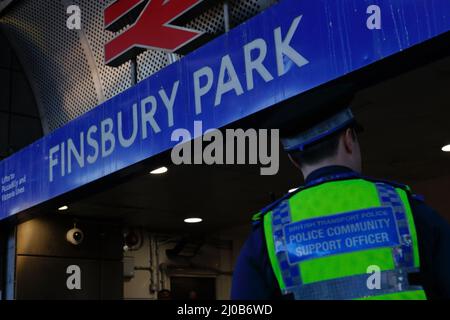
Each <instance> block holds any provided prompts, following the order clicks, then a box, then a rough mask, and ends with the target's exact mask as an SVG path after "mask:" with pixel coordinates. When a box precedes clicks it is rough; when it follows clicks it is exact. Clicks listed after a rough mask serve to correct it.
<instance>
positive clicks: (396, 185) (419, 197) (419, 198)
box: [364, 177, 425, 203]
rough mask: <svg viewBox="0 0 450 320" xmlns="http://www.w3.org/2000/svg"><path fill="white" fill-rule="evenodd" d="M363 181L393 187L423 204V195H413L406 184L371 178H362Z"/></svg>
mask: <svg viewBox="0 0 450 320" xmlns="http://www.w3.org/2000/svg"><path fill="white" fill-rule="evenodd" d="M364 179H365V180H368V181H370V182H374V183H384V184H388V185H391V186H393V187H394V188H397V189H402V190H403V191H405V192H406V193H407V194H408V195H409V196H410V197H411V198H412V199H414V200H416V201H418V202H421V203H425V197H424V196H423V195H420V194H418V193H415V192H414V191H413V190H412V189H411V187H410V186H408V185H407V184H403V183H399V182H397V181H392V180H385V179H377V178H372V177H364Z"/></svg>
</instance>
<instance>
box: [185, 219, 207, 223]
mask: <svg viewBox="0 0 450 320" xmlns="http://www.w3.org/2000/svg"><path fill="white" fill-rule="evenodd" d="M184 222H185V223H188V224H196V223H201V222H203V219H202V218H187V219H184Z"/></svg>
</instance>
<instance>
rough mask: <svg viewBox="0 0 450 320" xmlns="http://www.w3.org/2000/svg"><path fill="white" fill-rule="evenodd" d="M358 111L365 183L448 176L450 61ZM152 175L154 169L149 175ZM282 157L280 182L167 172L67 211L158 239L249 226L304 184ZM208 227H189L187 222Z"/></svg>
mask: <svg viewBox="0 0 450 320" xmlns="http://www.w3.org/2000/svg"><path fill="white" fill-rule="evenodd" d="M353 109H354V111H355V113H356V116H357V117H358V118H359V121H360V122H361V123H362V124H363V125H364V127H365V132H364V133H363V134H362V135H361V137H360V140H361V143H362V149H363V158H364V170H365V174H366V175H371V176H375V177H380V178H385V179H392V180H396V181H402V182H406V183H413V184H414V183H417V182H420V181H424V180H428V179H433V178H436V177H443V176H449V179H450V154H448V153H447V154H446V153H443V152H442V151H441V147H442V146H443V145H444V144H448V143H450V126H449V119H450V57H448V58H446V59H444V60H441V61H438V62H436V63H433V64H430V65H428V66H425V67H422V68H420V69H416V70H414V71H412V72H409V73H407V74H404V75H401V76H398V77H397V78H395V79H391V80H389V81H385V82H383V83H381V84H379V85H376V86H374V87H371V88H369V89H366V90H364V91H362V92H360V93H359V94H358V95H357V97H356V98H355V100H354V102H353ZM149 171H150V169H149ZM301 179H302V178H301V175H300V173H299V172H298V171H297V170H296V169H295V168H294V167H293V166H292V165H291V164H290V163H289V161H288V159H287V156H286V155H285V154H284V153H283V154H282V159H281V164H280V172H279V174H278V175H276V176H271V177H268V176H260V175H259V168H257V167H245V166H214V167H207V166H181V167H174V166H171V167H169V172H168V173H167V174H165V175H162V176H151V175H146V176H142V177H140V178H136V179H134V180H133V181H131V182H127V183H124V184H122V185H114V186H111V188H109V189H108V190H106V191H103V192H101V193H99V194H95V195H92V196H90V197H88V198H86V199H84V200H82V201H79V202H77V203H72V204H70V213H69V214H74V215H86V216H87V215H88V216H90V217H92V216H99V217H114V218H121V219H124V220H125V222H126V223H128V224H131V225H142V226H146V227H148V228H149V229H151V230H154V231H161V232H167V231H172V232H187V231H208V232H214V231H216V230H221V229H225V228H228V227H231V226H236V225H250V219H251V216H252V214H253V213H256V212H257V211H258V210H260V209H261V208H263V207H264V206H266V205H267V204H269V203H271V201H272V199H274V198H278V197H280V196H282V195H283V194H285V193H286V192H287V191H288V190H289V189H290V188H293V187H295V186H297V185H299V184H301V182H302V180H301ZM188 216H199V217H202V218H203V219H204V223H202V224H200V225H197V226H188V225H185V224H184V223H183V219H184V218H185V217H188Z"/></svg>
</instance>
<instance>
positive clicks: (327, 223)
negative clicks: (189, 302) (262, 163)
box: [231, 104, 450, 300]
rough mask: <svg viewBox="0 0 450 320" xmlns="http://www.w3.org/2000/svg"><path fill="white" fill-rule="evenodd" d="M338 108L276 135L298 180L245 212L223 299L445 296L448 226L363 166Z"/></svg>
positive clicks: (449, 287) (352, 125) (348, 116)
mask: <svg viewBox="0 0 450 320" xmlns="http://www.w3.org/2000/svg"><path fill="white" fill-rule="evenodd" d="M346 105H348V104H346ZM339 109H341V110H340V111H339V112H337V113H336V112H332V113H331V112H330V114H331V116H327V117H326V118H325V119H320V120H316V121H315V122H314V123H313V124H312V126H311V125H310V124H308V125H303V124H302V125H299V126H298V127H297V128H296V129H295V130H294V131H291V132H290V133H288V134H286V133H283V134H282V143H283V146H284V148H285V150H286V151H287V152H288V154H289V157H290V159H291V160H292V162H293V163H294V165H295V166H296V167H297V168H298V169H299V170H301V172H302V173H303V176H304V178H305V183H304V185H303V186H302V187H300V188H299V189H298V190H297V191H296V192H293V193H290V194H288V195H286V196H285V197H283V198H282V199H280V200H278V201H276V202H275V203H273V204H271V205H269V206H268V207H266V208H265V209H263V210H262V211H261V212H259V213H258V214H256V215H255V216H254V218H253V231H252V233H251V235H250V236H249V238H248V239H247V241H246V242H245V244H244V246H243V248H242V250H241V253H240V255H239V258H238V261H237V264H236V267H235V272H234V275H233V284H232V293H231V298H232V299H233V300H276V299H296V300H316V299H317V300H347V299H379V300H403V299H414V300H422V299H441V298H446V299H449V298H450V273H449V270H450V225H449V224H448V222H447V221H446V220H444V219H443V218H442V217H441V216H440V215H439V214H438V213H437V212H435V211H434V210H433V209H432V208H430V207H429V206H428V205H427V204H426V203H425V202H424V201H423V199H421V197H420V196H417V195H415V194H414V193H413V192H412V190H411V189H410V188H409V187H408V186H406V185H402V184H398V183H393V182H389V181H383V180H378V179H373V178H369V177H366V176H363V175H362V160H361V151H360V145H359V142H358V133H359V132H360V129H362V127H361V126H360V125H359V124H358V123H357V122H356V120H355V118H354V116H353V114H352V111H351V110H350V109H349V108H347V107H346V106H344V107H343V106H341V107H340V108H339ZM342 109H343V110H342Z"/></svg>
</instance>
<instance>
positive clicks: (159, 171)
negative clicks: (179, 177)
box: [150, 167, 169, 174]
mask: <svg viewBox="0 0 450 320" xmlns="http://www.w3.org/2000/svg"><path fill="white" fill-rule="evenodd" d="M167 171H169V169H167V168H166V167H161V168H159V169H156V170H153V171H152V172H150V174H164V173H166V172H167Z"/></svg>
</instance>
